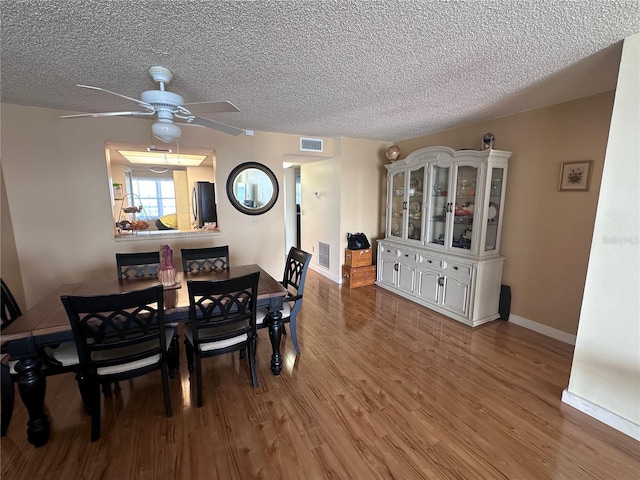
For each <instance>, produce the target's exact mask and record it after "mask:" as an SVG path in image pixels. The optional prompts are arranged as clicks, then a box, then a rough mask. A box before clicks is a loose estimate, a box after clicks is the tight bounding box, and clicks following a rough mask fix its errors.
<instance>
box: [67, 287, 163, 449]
mask: <svg viewBox="0 0 640 480" xmlns="http://www.w3.org/2000/svg"><path fill="white" fill-rule="evenodd" d="M60 298H61V300H62V304H63V305H64V308H65V310H66V312H67V315H68V317H69V322H70V323H71V329H72V330H73V337H74V340H75V343H76V348H77V351H78V358H79V360H80V371H81V372H82V376H83V378H84V381H85V385H86V392H87V399H88V401H89V404H90V414H91V441H96V440H97V439H98V438H99V437H100V384H101V383H104V382H116V381H119V380H126V379H129V378H134V377H138V376H140V375H144V374H146V373H149V372H152V371H154V370H160V373H161V377H162V391H163V394H164V404H165V411H166V415H167V417H171V416H172V415H173V412H172V409H171V395H170V391H169V371H168V366H167V346H168V345H169V342H170V341H171V337H172V332H171V330H169V329H167V328H165V324H164V299H163V290H162V285H156V286H154V287H151V288H147V289H144V290H136V291H132V292H127V293H118V294H111V295H98V296H68V295H64V296H62V297H60Z"/></svg>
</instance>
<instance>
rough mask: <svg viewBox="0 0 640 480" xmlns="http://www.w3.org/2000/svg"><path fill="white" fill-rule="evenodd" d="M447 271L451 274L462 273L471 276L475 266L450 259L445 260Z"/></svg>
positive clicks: (461, 274) (464, 275)
mask: <svg viewBox="0 0 640 480" xmlns="http://www.w3.org/2000/svg"><path fill="white" fill-rule="evenodd" d="M444 264H445V272H446V273H447V274H449V275H460V276H463V277H471V272H472V271H473V267H472V266H471V265H465V264H464V263H454V262H450V261H448V260H447V261H446V262H444Z"/></svg>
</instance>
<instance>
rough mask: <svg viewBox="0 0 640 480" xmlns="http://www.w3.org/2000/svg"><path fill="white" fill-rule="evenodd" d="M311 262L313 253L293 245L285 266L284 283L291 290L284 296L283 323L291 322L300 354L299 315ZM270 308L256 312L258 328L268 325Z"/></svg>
mask: <svg viewBox="0 0 640 480" xmlns="http://www.w3.org/2000/svg"><path fill="white" fill-rule="evenodd" d="M310 263H311V254H310V253H307V252H305V251H303V250H300V249H299V248H296V247H291V249H290V250H289V255H288V256H287V261H286V263H285V266H284V276H283V278H282V282H281V283H282V285H283V286H284V287H285V288H286V289H287V291H288V292H289V293H288V295H287V296H286V297H284V300H283V304H282V323H283V324H287V323H288V324H289V329H290V330H291V341H292V342H293V348H295V350H296V354H297V355H300V345H299V344H298V328H297V317H298V312H299V311H300V308H302V294H303V293H304V282H305V279H306V278H307V270H308V268H309V264H310ZM268 314H269V309H268V308H264V307H261V308H259V309H258V312H257V314H256V323H257V326H258V328H259V329H260V328H265V327H268V326H269V325H268V323H267V321H266V318H267V315H268Z"/></svg>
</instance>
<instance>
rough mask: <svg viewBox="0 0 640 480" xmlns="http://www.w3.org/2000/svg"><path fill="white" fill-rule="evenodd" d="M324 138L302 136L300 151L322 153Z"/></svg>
mask: <svg viewBox="0 0 640 480" xmlns="http://www.w3.org/2000/svg"><path fill="white" fill-rule="evenodd" d="M322 143H323V140H322V139H321V138H303V137H301V138H300V151H301V152H316V153H322V148H323V145H322Z"/></svg>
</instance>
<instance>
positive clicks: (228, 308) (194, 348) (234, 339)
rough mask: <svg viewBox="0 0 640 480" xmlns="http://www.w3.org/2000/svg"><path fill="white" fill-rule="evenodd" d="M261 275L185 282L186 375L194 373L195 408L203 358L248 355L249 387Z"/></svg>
mask: <svg viewBox="0 0 640 480" xmlns="http://www.w3.org/2000/svg"><path fill="white" fill-rule="evenodd" d="M259 278H260V272H255V273H250V274H249V275H244V276H241V277H235V278H230V279H227V280H218V281H195V280H189V281H187V288H188V290H189V321H188V323H187V324H186V325H185V326H184V336H185V344H186V349H185V351H186V356H187V365H188V369H189V373H193V370H194V367H193V364H194V357H195V372H196V395H197V405H198V407H201V406H202V358H203V357H210V356H214V355H222V354H225V353H231V352H235V351H237V350H242V349H245V348H246V349H247V350H248V352H249V370H250V371H251V383H252V385H253V387H254V388H256V387H257V386H258V375H257V372H256V300H257V294H258V280H259Z"/></svg>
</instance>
